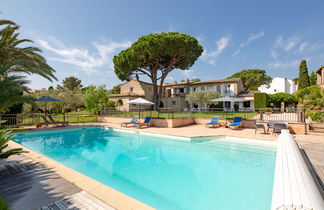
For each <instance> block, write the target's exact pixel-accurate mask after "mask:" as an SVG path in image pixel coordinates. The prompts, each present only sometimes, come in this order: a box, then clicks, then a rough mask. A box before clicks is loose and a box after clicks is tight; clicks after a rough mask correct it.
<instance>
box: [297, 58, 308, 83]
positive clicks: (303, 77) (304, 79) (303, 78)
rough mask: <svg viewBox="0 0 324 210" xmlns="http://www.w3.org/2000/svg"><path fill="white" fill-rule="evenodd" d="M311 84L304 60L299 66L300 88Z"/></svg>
mask: <svg viewBox="0 0 324 210" xmlns="http://www.w3.org/2000/svg"><path fill="white" fill-rule="evenodd" d="M308 86H310V82H309V76H308V69H307V64H306V60H302V61H301V62H300V66H299V77H298V89H303V88H305V87H308Z"/></svg>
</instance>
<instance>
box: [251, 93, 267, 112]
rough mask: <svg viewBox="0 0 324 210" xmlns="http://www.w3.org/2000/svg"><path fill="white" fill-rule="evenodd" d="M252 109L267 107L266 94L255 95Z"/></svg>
mask: <svg viewBox="0 0 324 210" xmlns="http://www.w3.org/2000/svg"><path fill="white" fill-rule="evenodd" d="M254 107H255V108H256V109H260V108H267V107H269V95H268V94H266V93H255V94H254Z"/></svg>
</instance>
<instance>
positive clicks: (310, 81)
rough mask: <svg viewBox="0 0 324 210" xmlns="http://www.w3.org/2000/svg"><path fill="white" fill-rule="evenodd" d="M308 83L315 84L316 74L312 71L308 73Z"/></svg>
mask: <svg viewBox="0 0 324 210" xmlns="http://www.w3.org/2000/svg"><path fill="white" fill-rule="evenodd" d="M309 84H310V86H313V85H317V75H316V73H315V72H312V73H311V74H310V75H309Z"/></svg>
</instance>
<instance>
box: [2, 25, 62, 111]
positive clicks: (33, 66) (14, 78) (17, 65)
mask: <svg viewBox="0 0 324 210" xmlns="http://www.w3.org/2000/svg"><path fill="white" fill-rule="evenodd" d="M18 29H19V26H18V25H17V24H16V23H14V22H12V21H10V20H0V114H1V113H3V112H5V111H7V110H8V109H9V108H10V107H11V106H13V105H16V104H22V103H30V102H32V97H31V96H26V95H24V93H26V92H28V91H29V88H28V87H27V86H26V85H27V84H28V81H27V80H26V79H25V77H24V76H21V73H24V74H28V75H30V74H37V75H40V76H42V77H44V78H46V79H48V80H49V81H52V80H57V79H56V77H55V76H54V72H55V70H54V69H53V68H52V67H51V66H49V65H48V64H47V62H46V59H45V58H44V57H43V56H42V55H41V54H40V53H41V50H40V49H39V48H37V47H33V46H26V44H28V43H33V41H31V40H29V39H19V33H18V32H17V30H18ZM21 45H24V47H20V46H21Z"/></svg>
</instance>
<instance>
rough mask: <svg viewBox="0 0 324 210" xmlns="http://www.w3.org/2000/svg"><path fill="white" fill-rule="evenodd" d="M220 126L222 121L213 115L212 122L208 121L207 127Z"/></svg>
mask: <svg viewBox="0 0 324 210" xmlns="http://www.w3.org/2000/svg"><path fill="white" fill-rule="evenodd" d="M215 126H218V127H220V123H219V122H218V117H212V119H211V122H209V123H206V127H213V128H214V127H215Z"/></svg>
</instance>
